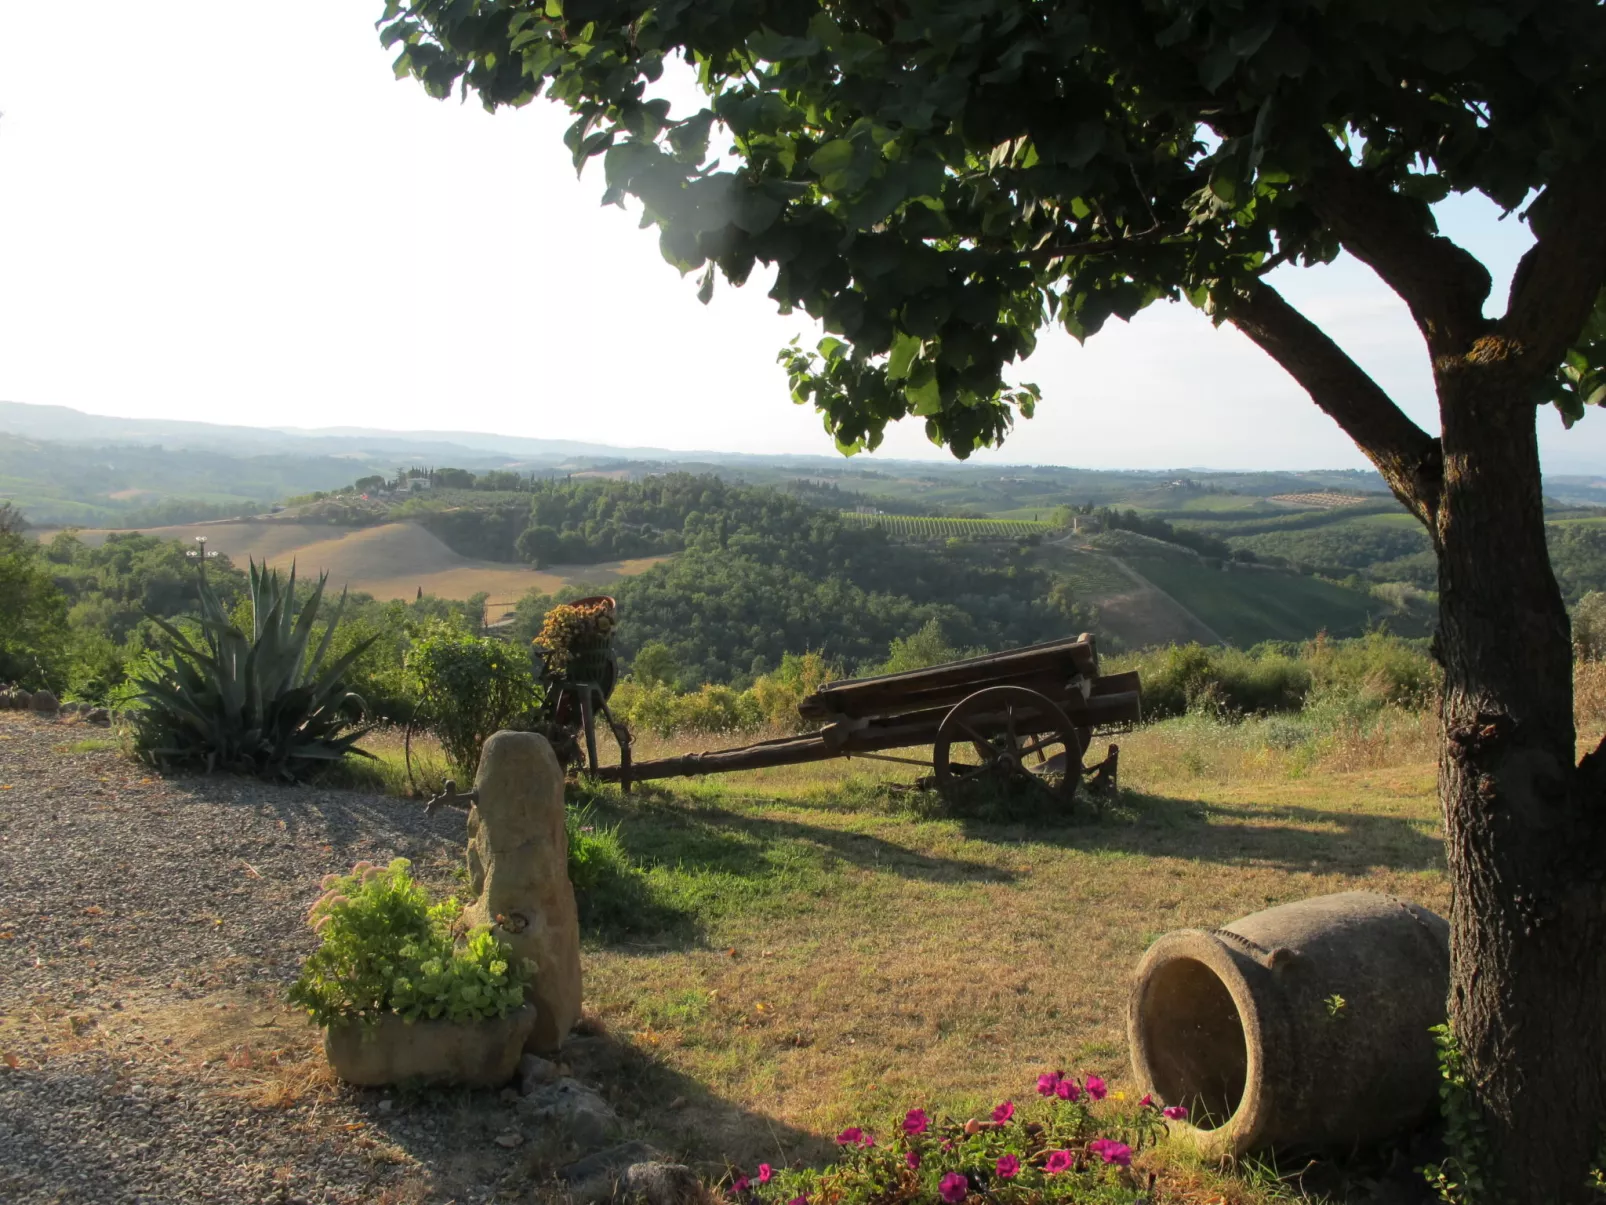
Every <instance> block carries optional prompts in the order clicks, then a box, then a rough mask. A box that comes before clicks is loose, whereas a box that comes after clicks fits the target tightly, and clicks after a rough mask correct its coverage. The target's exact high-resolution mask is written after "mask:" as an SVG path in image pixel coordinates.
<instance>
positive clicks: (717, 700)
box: [608, 682, 765, 736]
mask: <svg viewBox="0 0 1606 1205" xmlns="http://www.w3.org/2000/svg"><path fill="white" fill-rule="evenodd" d="M608 706H609V708H610V709H611V710H612V711H613V713H614V715H615V716H617V717H619V718H620V719H622V720H624V722H625V723H626V724H628V725H629V726H630V727H631V728H634V729H637V730H639V731H647V732H656V733H658V734H659V735H660V736H668V735H670V734H671V733H675V732H702V733H725V732H746V731H750V730H751V729H754V728H758V727H761V726H762V725H763V723H764V718H765V717H764V713H763V710H762V709H761V707H760V706H759V703H758V700H757V698H756V697H755V696H754V694H753V692H752V691H750V690H746V691H736V690H732V689H731V688H730V687H729V686H714V685H712V684H709V683H705V684H704V685H703V687H702V689H701V690H694V691H688V692H686V693H684V694H682V693H681V692H680V691H677V690H676V689H675V688H674V687H672V686H668V685H655V686H642V685H640V684H638V683H635V682H624V683H621V684H620V685H619V687H618V688H617V689H616V690H615V691H614V693H613V697H612V698H611V699H609V700H608Z"/></svg>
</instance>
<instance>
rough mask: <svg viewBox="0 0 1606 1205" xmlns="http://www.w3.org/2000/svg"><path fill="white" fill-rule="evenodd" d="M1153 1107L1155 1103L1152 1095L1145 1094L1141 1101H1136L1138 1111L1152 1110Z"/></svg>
mask: <svg viewBox="0 0 1606 1205" xmlns="http://www.w3.org/2000/svg"><path fill="white" fill-rule="evenodd" d="M1155 1107H1156V1106H1155V1103H1154V1093H1152V1092H1145V1093H1144V1094H1143V1099H1142V1100H1140V1101H1138V1108H1140V1109H1152V1108H1155Z"/></svg>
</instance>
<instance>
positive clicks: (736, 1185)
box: [731, 1176, 752, 1192]
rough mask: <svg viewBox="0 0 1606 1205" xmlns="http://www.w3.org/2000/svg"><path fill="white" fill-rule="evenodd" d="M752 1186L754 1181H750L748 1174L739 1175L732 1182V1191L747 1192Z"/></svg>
mask: <svg viewBox="0 0 1606 1205" xmlns="http://www.w3.org/2000/svg"><path fill="white" fill-rule="evenodd" d="M751 1187H752V1181H750V1180H749V1179H748V1178H747V1177H746V1176H737V1177H736V1179H735V1180H734V1181H733V1182H732V1184H731V1191H732V1192H746V1191H747V1190H748V1189H749V1188H751Z"/></svg>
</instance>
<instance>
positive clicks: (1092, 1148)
mask: <svg viewBox="0 0 1606 1205" xmlns="http://www.w3.org/2000/svg"><path fill="white" fill-rule="evenodd" d="M1087 1149H1088V1152H1089V1153H1090V1154H1094V1155H1097V1156H1098V1157H1099V1158H1100V1159H1102V1160H1104V1162H1106V1163H1116V1164H1119V1165H1120V1166H1122V1167H1130V1166H1132V1148H1131V1147H1129V1146H1128V1145H1127V1144H1126V1143H1124V1142H1117V1141H1115V1139H1113V1138H1095V1139H1093V1141H1092V1142H1090V1143H1088V1144H1087Z"/></svg>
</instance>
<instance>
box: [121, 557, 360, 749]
mask: <svg viewBox="0 0 1606 1205" xmlns="http://www.w3.org/2000/svg"><path fill="white" fill-rule="evenodd" d="M327 578H328V575H327V574H324V575H320V577H319V579H318V584H317V586H316V587H314V588H313V590H312V592H311V594H310V595H309V597H308V598H307V600H306V602H305V604H304V605H303V606H301V607H300V608H297V607H296V599H295V580H296V579H295V568H294V566H292V567H291V570H290V574H289V576H288V578H282V577H280V575H279V574H278V573H277V572H276V571H274V570H271V569H269V568H267V566H265V565H263V566H259V565H257V564H256V563H255V561H253V562H252V563H251V573H250V597H251V635H250V636H249V637H248V636H247V635H246V634H245V633H244V632H241V631H240V630H239V629H238V628H237V627H236V626H235V625H234V623H233V621H232V620H231V619H230V617H229V614H228V611H227V609H226V608H225V607H224V606H223V603H222V601H221V600H220V599H219V598H218V597H217V593H216V591H214V590H213V589H212V586H211V583H210V582H208V581H207V580H206V576H205V574H204V573H203V574H202V575H201V579H200V583H199V596H200V615H199V616H198V624H199V627H200V629H201V637H202V639H201V641H200V645H199V646H198V645H197V643H196V642H195V641H192V640H191V639H189V638H188V637H187V636H186V635H185V633H184V632H182V631H181V630H180V629H178V628H177V627H175V626H174V625H173V624H170V623H167V622H166V621H164V620H161V619H157V623H158V624H159V625H160V626H161V628H162V630H163V631H164V632H166V633H167V635H168V637H169V639H170V640H171V641H172V644H173V650H174V656H173V658H172V663H171V664H170V665H167V664H164V665H162V666H160V667H159V668H158V670H157V672H156V673H155V674H154V675H153V676H151V677H148V678H142V679H139V680H138V682H137V684H138V686H139V688H140V695H139V697H140V700H141V701H142V702H143V703H144V708H143V709H142V710H141V711H140V712H138V713H137V716H136V719H135V743H136V747H137V748H138V749H139V750H140V752H141V754H142V755H143V756H145V757H146V758H147V759H148V760H151V761H154V762H159V763H164V764H165V763H177V764H192V765H195V764H199V765H203V766H205V767H206V768H207V769H209V770H210V769H212V768H214V767H223V768H227V769H232V770H239V771H244V772H250V773H255V774H260V775H263V776H268V777H277V778H285V779H292V780H293V779H294V778H295V777H296V774H297V771H298V770H302V771H304V770H306V769H308V768H310V767H313V766H316V765H318V764H320V763H328V762H330V761H336V760H338V759H340V758H341V757H344V756H345V755H346V754H347V753H352V752H355V753H358V754H361V755H364V756H371V755H369V754H367V753H366V751H365V750H361V749H356V748H355V747H354V746H355V743H356V742H357V741H358V740H360V739H362V737H363V736H364V735H366V734H367V733H368V732H369V731H370V729H369V728H368V727H366V726H363V725H362V724H361V719H360V717H361V715H362V713H363V711H365V710H366V706H365V704H364V703H363V700H362V698H361V696H359V695H356V694H353V693H352V692H351V691H348V690H347V689H346V688H345V683H344V675H345V674H346V672H347V671H348V670H349V669H350V668H351V665H352V663H353V662H354V661H356V659H357V658H358V657H359V656H361V655H362V653H363V652H365V651H366V650H367V648H368V647H369V645H370V644H372V643H373V639H374V638H372V637H370V638H369V639H368V640H365V641H363V642H361V643H360V644H358V645H357V646H356V647H355V648H352V649H350V650H348V651H347V652H346V653H345V654H344V655H342V656H341V657H340V658H338V659H337V660H336V661H335V662H334V664H332V665H330V666H328V667H327V668H325V667H323V665H322V662H323V659H324V656H325V654H326V653H327V651H328V648H329V643H330V640H331V638H332V635H333V632H334V628H335V626H336V625H337V624H338V623H339V621H340V618H341V615H342V614H343V613H344V610H345V602H346V595H345V592H344V591H343V592H342V593H341V598H340V603H339V605H338V606H337V607H336V608H335V613H334V616H333V618H332V619H331V620H330V623H329V626H328V628H327V630H326V631H325V632H324V636H323V639H322V641H320V643H319V645H318V648H317V649H316V650H315V651H314V652H313V653H312V655H311V656H310V657H309V655H308V646H309V644H310V643H311V636H312V630H313V628H314V626H315V625H316V622H317V616H318V611H319V609H320V605H321V603H322V600H323V593H324V588H325V584H326V582H327ZM153 618H154V617H153ZM202 646H204V647H202ZM352 704H355V710H356V718H353V716H352V710H353V708H352Z"/></svg>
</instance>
